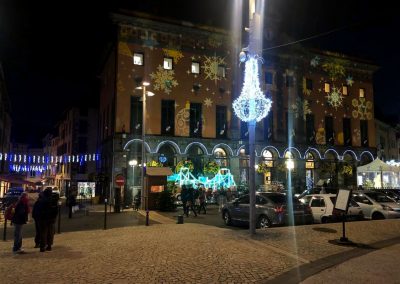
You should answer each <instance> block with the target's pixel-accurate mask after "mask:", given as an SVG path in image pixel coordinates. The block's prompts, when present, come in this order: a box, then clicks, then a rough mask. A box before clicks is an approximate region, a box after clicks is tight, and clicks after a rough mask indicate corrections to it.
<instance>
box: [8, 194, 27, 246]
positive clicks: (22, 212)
mask: <svg viewBox="0 0 400 284" xmlns="http://www.w3.org/2000/svg"><path fill="white" fill-rule="evenodd" d="M28 214H29V204H28V194H27V193H26V192H23V193H22V194H21V196H20V197H19V199H18V201H17V204H16V206H15V212H14V216H13V217H12V220H11V221H12V223H13V224H14V246H13V253H14V254H19V253H23V252H24V250H23V249H22V227H23V225H25V224H26V223H27V222H28Z"/></svg>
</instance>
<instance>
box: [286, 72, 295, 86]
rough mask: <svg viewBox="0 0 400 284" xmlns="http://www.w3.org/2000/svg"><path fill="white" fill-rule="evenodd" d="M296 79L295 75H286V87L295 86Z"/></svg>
mask: <svg viewBox="0 0 400 284" xmlns="http://www.w3.org/2000/svg"><path fill="white" fill-rule="evenodd" d="M293 85H294V79H293V76H289V75H286V87H293Z"/></svg>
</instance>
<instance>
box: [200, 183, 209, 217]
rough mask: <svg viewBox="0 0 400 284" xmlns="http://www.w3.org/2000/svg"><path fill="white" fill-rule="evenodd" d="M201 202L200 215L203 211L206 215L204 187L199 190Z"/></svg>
mask: <svg viewBox="0 0 400 284" xmlns="http://www.w3.org/2000/svg"><path fill="white" fill-rule="evenodd" d="M199 201H200V205H199V211H198V212H199V214H200V211H201V209H203V211H204V214H206V213H207V212H206V191H205V189H204V188H203V187H200V188H199Z"/></svg>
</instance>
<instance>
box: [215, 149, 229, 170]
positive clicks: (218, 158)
mask: <svg viewBox="0 0 400 284" xmlns="http://www.w3.org/2000/svg"><path fill="white" fill-rule="evenodd" d="M214 158H215V162H217V164H218V165H219V166H220V167H221V168H226V167H228V159H227V155H226V152H225V150H224V149H222V148H216V149H215V150H214Z"/></svg>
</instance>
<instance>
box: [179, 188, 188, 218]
mask: <svg viewBox="0 0 400 284" xmlns="http://www.w3.org/2000/svg"><path fill="white" fill-rule="evenodd" d="M181 201H182V207H183V214H184V215H186V217H189V212H188V208H187V202H188V188H187V187H186V184H183V185H182V189H181Z"/></svg>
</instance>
